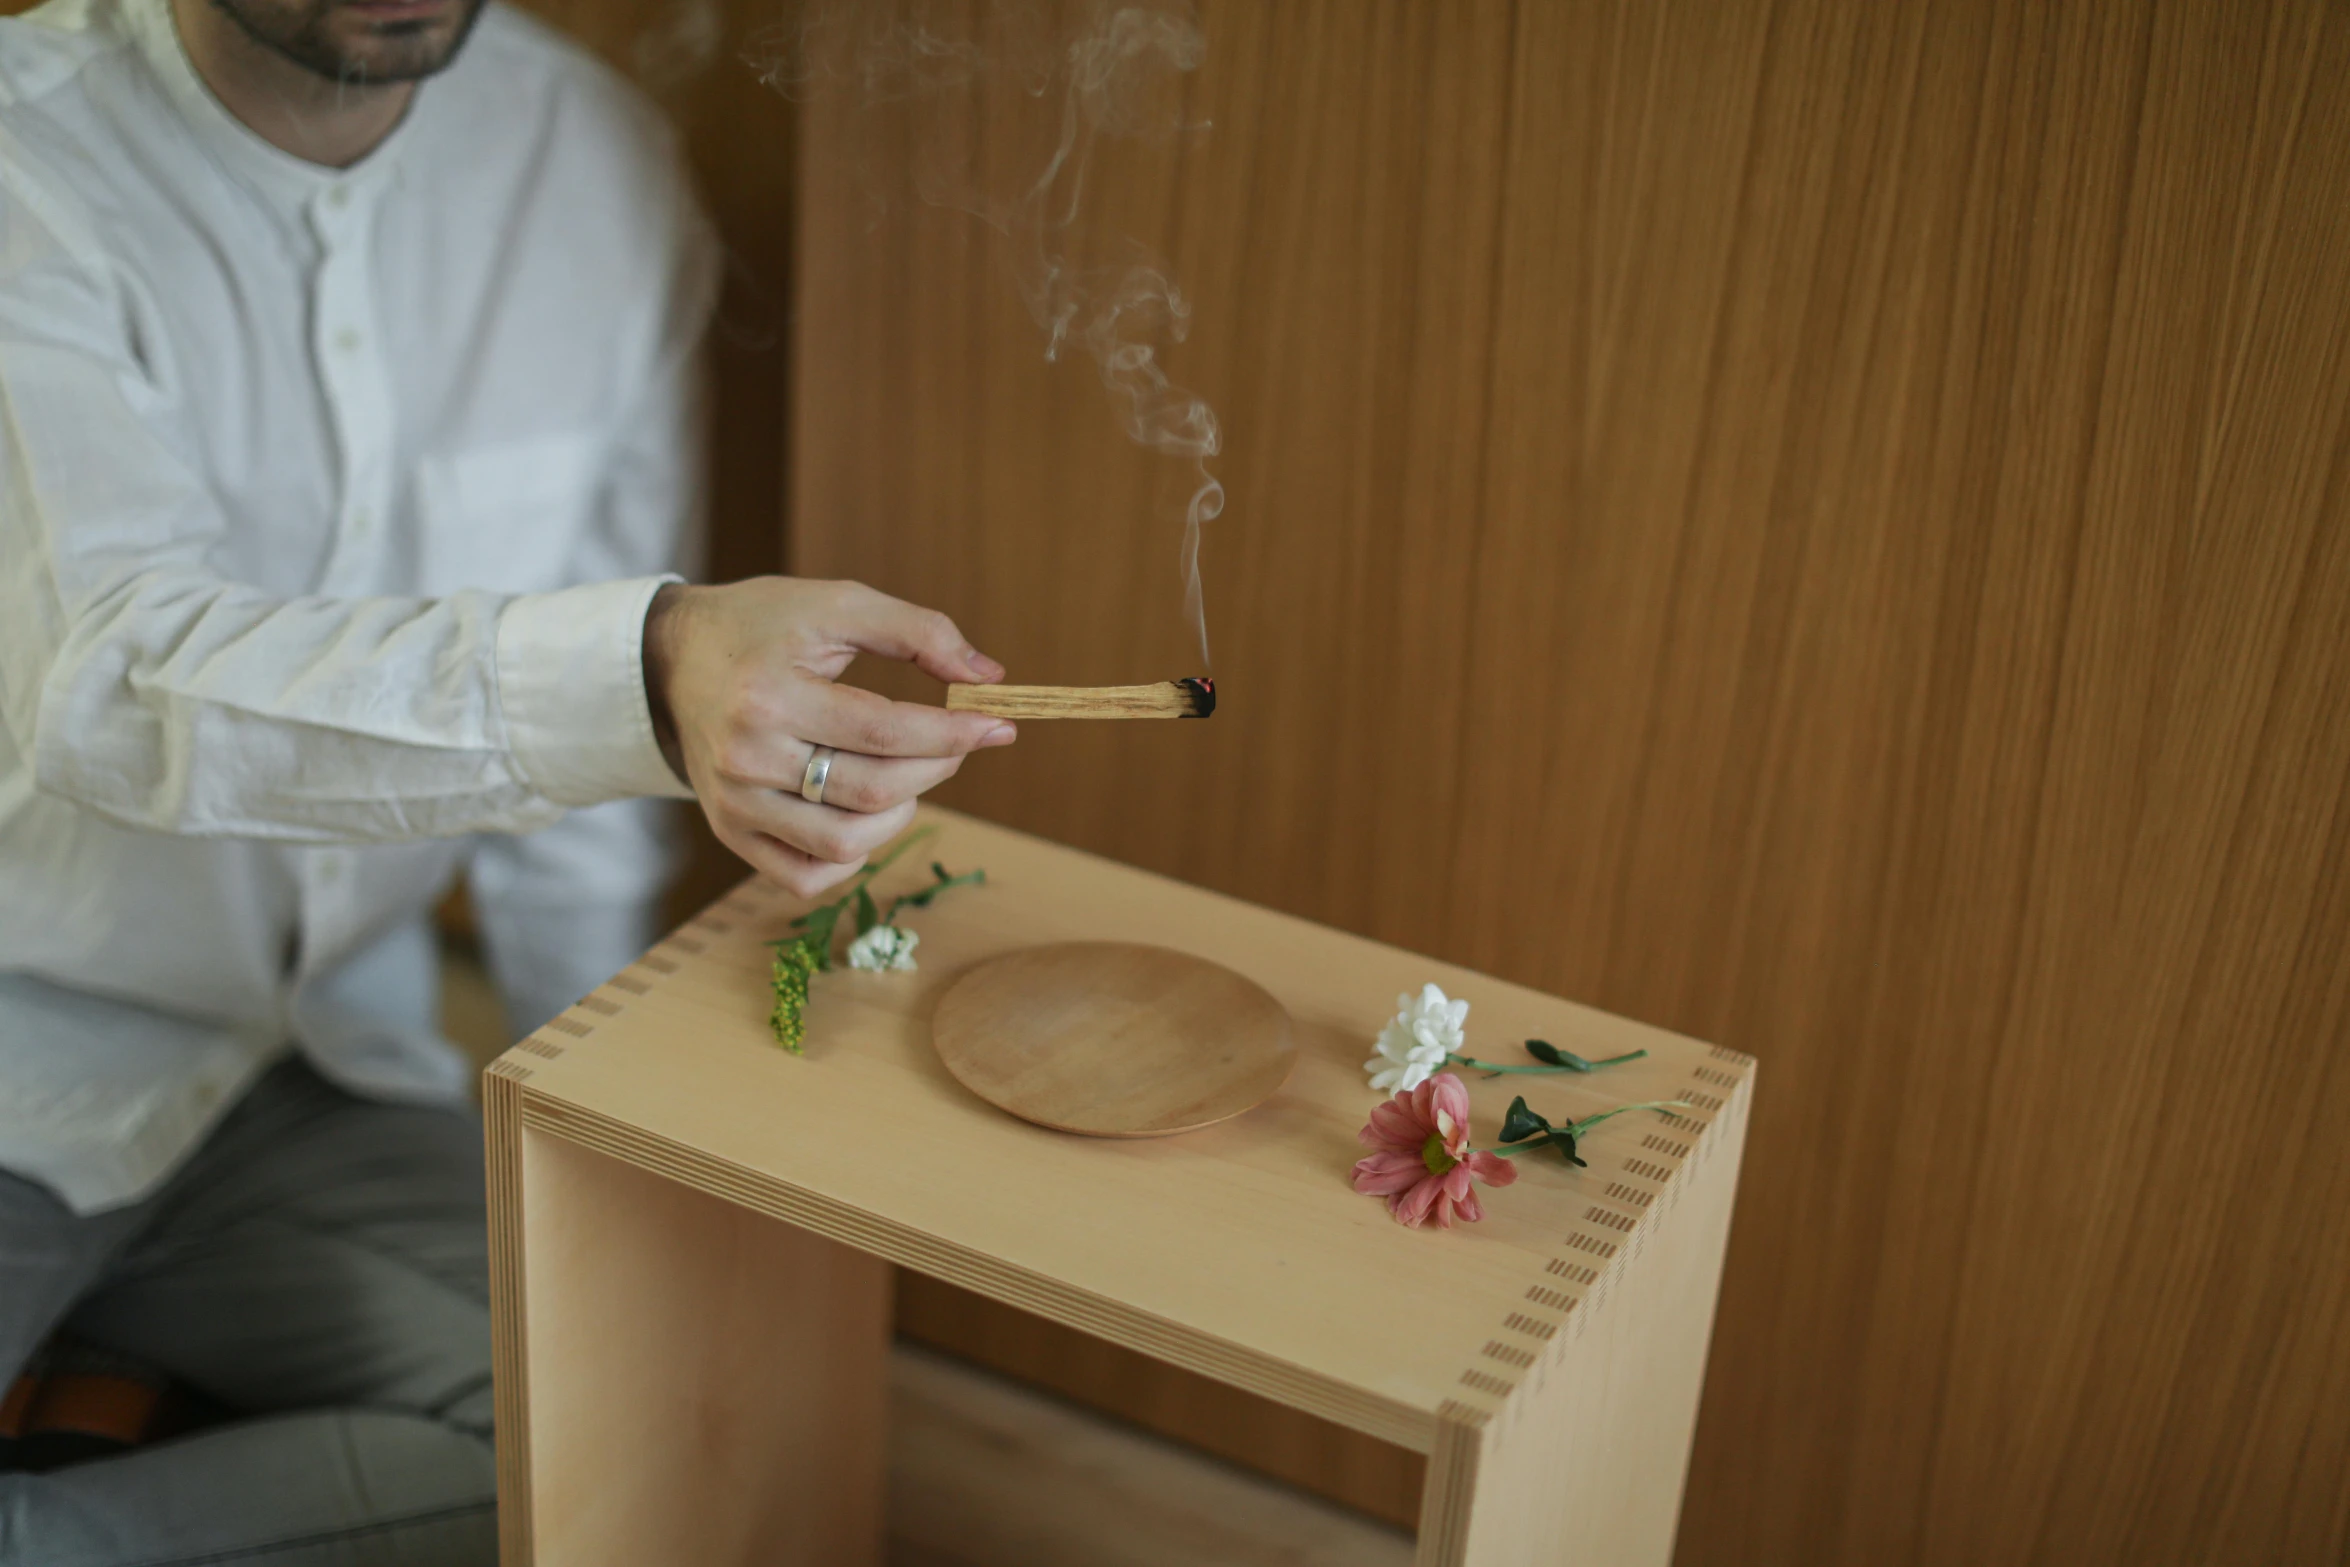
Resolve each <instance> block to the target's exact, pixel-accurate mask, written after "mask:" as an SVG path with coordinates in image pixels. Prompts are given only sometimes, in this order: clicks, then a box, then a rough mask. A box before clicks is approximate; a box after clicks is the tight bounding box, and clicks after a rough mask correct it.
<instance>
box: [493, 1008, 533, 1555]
mask: <svg viewBox="0 0 2350 1567" xmlns="http://www.w3.org/2000/svg"><path fill="white" fill-rule="evenodd" d="M532 1037H533V1038H536V1037H538V1036H536V1035H534V1036H532ZM529 1077H530V1068H529V1067H528V1066H525V1065H523V1064H522V1063H520V1062H518V1061H517V1060H516V1059H515V1058H514V1056H513V1054H512V1053H508V1054H507V1055H504V1056H501V1057H499V1058H498V1059H497V1060H495V1061H493V1062H491V1063H490V1065H489V1069H488V1070H487V1071H486V1072H484V1073H483V1074H482V1096H481V1098H482V1136H483V1140H484V1145H485V1147H486V1150H487V1153H488V1167H489V1209H490V1365H491V1370H492V1374H493V1375H494V1377H495V1379H496V1388H495V1392H494V1398H493V1406H492V1407H493V1409H494V1412H495V1416H496V1419H497V1429H498V1441H497V1450H498V1452H497V1466H498V1467H497V1475H498V1503H499V1505H498V1558H499V1560H501V1561H504V1562H508V1563H522V1562H528V1561H529V1560H530V1559H531V1535H530V1521H531V1508H530V1419H529V1412H530V1360H529V1357H528V1356H527V1355H525V1354H524V1353H523V1348H524V1346H523V1340H522V1334H523V1324H524V1322H525V1320H526V1316H525V1303H524V1295H523V1290H524V1287H525V1284H524V1277H523V1266H522V1094H523V1086H522V1085H523V1084H524V1083H525V1082H526V1081H528V1080H529Z"/></svg>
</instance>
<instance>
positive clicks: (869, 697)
mask: <svg viewBox="0 0 2350 1567" xmlns="http://www.w3.org/2000/svg"><path fill="white" fill-rule="evenodd" d="M792 708H793V710H794V711H793V714H792V722H791V732H792V733H793V734H795V735H797V736H798V737H799V738H800V739H803V740H807V741H810V742H812V743H814V744H817V745H829V746H832V747H834V748H835V749H837V750H842V751H852V752H855V753H857V754H858V755H861V756H962V755H964V754H966V753H967V752H971V751H977V750H980V749H982V748H984V747H987V746H994V745H1010V744H1011V743H1012V742H1013V741H1014V740H1015V739H1017V738H1019V731H1018V730H1016V729H1014V728H1013V727H1012V725H1011V724H1010V723H1008V722H1007V721H1005V720H1004V719H1001V718H994V717H990V716H989V715H988V714H986V713H950V712H948V711H947V710H946V709H945V708H943V707H925V706H923V705H922V704H921V703H919V702H892V701H891V700H890V699H889V698H887V697H884V696H876V695H875V694H874V693H873V692H871V691H860V690H858V689H857V688H856V687H855V686H840V685H833V684H832V683H830V682H829V681H820V680H806V681H803V682H802V683H801V684H800V686H799V688H798V689H797V690H796V691H795V692H794V694H793V701H792Z"/></svg>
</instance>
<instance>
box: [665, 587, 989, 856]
mask: <svg viewBox="0 0 2350 1567" xmlns="http://www.w3.org/2000/svg"><path fill="white" fill-rule="evenodd" d="M859 653H878V654H881V655H882V656H884V657H887V658H902V659H910V660H912V661H913V662H914V663H915V664H917V665H919V666H920V667H921V668H922V669H923V670H924V671H925V672H926V673H928V674H931V675H935V676H937V677H938V678H939V679H941V680H945V681H956V682H980V683H985V682H989V681H995V680H1001V679H1002V678H1003V675H1004V670H1003V666H1002V665H1000V664H998V663H997V662H996V661H995V660H994V659H991V658H987V657H984V656H983V655H981V653H980V652H979V651H978V650H977V649H976V648H974V647H972V646H971V644H970V643H968V642H966V641H964V640H963V634H962V633H961V632H960V631H957V630H956V629H955V623H954V622H953V621H951V620H949V619H947V617H946V616H944V615H941V614H939V613H938V612H937V611H936V610H928V609H921V608H918V607H917V606H915V605H912V604H908V603H905V602H903V601H901V600H898V599H893V598H891V597H889V596H888V595H887V594H883V593H876V592H874V591H873V590H872V589H871V588H868V587H865V586H863V585H861V584H859V583H855V582H803V581H800V580H799V579H797V578H793V577H754V578H752V579H751V580H750V581H748V582H735V583H729V584H727V585H726V586H723V587H707V588H703V587H680V586H677V585H674V584H672V585H671V586H668V587H665V588H663V589H661V591H660V592H659V593H657V594H655V595H654V598H653V603H652V608H651V609H650V610H649V611H647V613H646V615H645V645H644V658H645V695H646V696H647V698H648V699H649V700H650V701H651V703H652V708H653V724H654V729H655V731H656V732H657V733H658V734H659V735H660V737H661V748H662V751H663V752H664V753H665V754H666V755H667V756H668V758H669V765H670V766H671V767H673V768H676V769H677V772H678V775H679V776H680V777H682V778H683V779H685V781H686V782H687V783H689V784H691V785H693V789H694V793H695V794H696V795H698V796H700V798H701V802H702V811H703V814H704V815H706V816H708V817H709V818H710V826H711V828H712V829H713V830H715V831H716V832H717V834H718V838H719V841H720V842H722V843H724V844H725V845H726V846H727V847H728V848H730V849H732V850H733V851H734V852H735V853H737V854H739V855H741V856H742V857H743V858H744V859H745V860H747V861H749V862H750V863H751V865H752V866H753V867H755V868H756V869H758V870H759V871H761V872H763V873H764V874H765V875H767V876H768V877H769V878H771V879H772V880H774V881H776V882H778V883H780V884H781V885H783V886H784V887H785V888H787V889H789V890H790V891H791V892H793V893H795V894H797V895H798V896H800V897H803V898H809V897H814V896H815V895H816V894H817V893H820V892H822V891H823V890H824V889H825V888H827V887H830V886H832V885H834V884H835V883H837V882H840V881H843V880H845V879H846V878H847V877H849V876H850V875H851V874H853V873H854V872H855V871H856V869H857V867H858V866H860V865H862V864H864V863H865V857H866V856H867V855H869V854H871V853H872V852H873V851H874V850H875V849H878V848H880V847H881V846H882V845H883V844H885V843H887V842H888V841H889V840H890V839H892V838H894V837H896V836H897V835H898V834H899V833H900V832H902V831H904V830H905V827H906V824H907V822H909V821H910V820H912V818H913V815H914V797H915V796H916V795H919V794H921V793H922V792H923V791H924V790H926V789H929V788H930V787H931V786H933V785H934V784H938V783H941V782H943V781H944V780H946V779H948V778H951V777H952V776H954V772H955V769H956V768H958V767H960V766H962V765H963V758H964V756H965V755H967V754H968V753H970V752H972V751H976V750H978V749H980V748H981V747H983V746H991V745H1010V744H1011V743H1012V741H1013V740H1014V739H1015V738H1016V737H1017V732H1016V731H1015V730H1014V729H1013V727H1012V726H1011V725H1010V724H1009V723H1007V722H1005V721H1004V720H1003V719H1000V718H991V717H989V716H987V715H986V714H983V713H950V712H948V711H946V710H945V709H944V708H938V707H924V706H921V705H920V704H918V703H913V702H892V701H889V700H888V699H886V698H884V697H879V696H876V695H874V694H873V693H872V692H870V691H859V690H856V689H854V688H853V687H849V686H843V685H835V684H834V683H833V682H834V681H835V680H837V679H838V678H839V676H840V674H841V672H842V671H843V670H845V669H847V668H848V667H849V665H850V663H851V662H853V661H854V660H855V658H856V656H857V655H858V654H859ZM819 745H829V746H832V747H835V748H836V749H837V750H838V751H839V753H840V754H839V755H837V756H835V757H834V758H833V762H832V772H831V775H830V776H829V777H828V778H827V779H826V781H825V785H824V803H823V804H822V805H811V804H809V803H808V802H807V801H805V800H803V799H801V798H800V778H801V776H802V775H803V773H804V772H805V771H806V769H807V765H808V758H809V756H810V755H811V754H812V753H813V751H814V749H815V747H817V746H819Z"/></svg>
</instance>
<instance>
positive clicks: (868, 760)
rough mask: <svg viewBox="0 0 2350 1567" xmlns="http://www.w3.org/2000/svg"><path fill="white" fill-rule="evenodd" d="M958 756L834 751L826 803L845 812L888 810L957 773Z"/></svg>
mask: <svg viewBox="0 0 2350 1567" xmlns="http://www.w3.org/2000/svg"><path fill="white" fill-rule="evenodd" d="M962 765H963V759H962V758H961V757H959V756H903V757H901V756H858V755H857V754H855V753H854V752H851V751H838V752H835V753H834V754H833V758H832V771H831V772H829V773H827V774H826V775H825V779H824V803H825V804H826V805H829V806H833V807H835V808H837V809H839V810H843V811H864V812H872V811H886V810H888V809H890V808H891V807H892V806H896V805H902V804H904V803H905V802H906V801H908V800H911V799H913V798H914V797H915V796H916V795H920V794H926V793H928V792H929V791H930V790H932V789H935V788H937V787H938V786H939V785H940V784H942V783H945V782H946V781H947V780H948V779H949V778H952V777H954V776H955V772H956V770H957V769H958V768H960V767H961V766H962Z"/></svg>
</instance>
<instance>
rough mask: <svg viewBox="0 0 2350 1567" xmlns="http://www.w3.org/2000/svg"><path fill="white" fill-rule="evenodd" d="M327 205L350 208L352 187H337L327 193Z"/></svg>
mask: <svg viewBox="0 0 2350 1567" xmlns="http://www.w3.org/2000/svg"><path fill="white" fill-rule="evenodd" d="M326 204H327V205H328V206H330V207H347V206H349V205H350V204H351V187H350V186H348V185H337V186H335V187H334V188H332V189H331V190H329V191H328V192H327V193H326Z"/></svg>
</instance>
